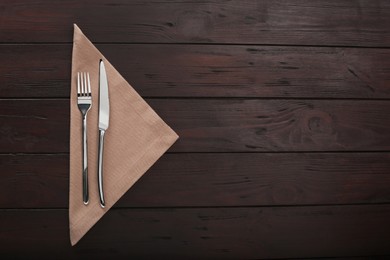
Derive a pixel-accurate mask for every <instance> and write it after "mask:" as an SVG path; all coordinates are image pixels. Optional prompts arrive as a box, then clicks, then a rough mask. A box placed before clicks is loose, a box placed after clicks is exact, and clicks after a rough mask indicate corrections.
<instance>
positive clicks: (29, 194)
mask: <svg viewBox="0 0 390 260" xmlns="http://www.w3.org/2000/svg"><path fill="white" fill-rule="evenodd" d="M389 159H390V156H389V155H388V154H385V153H351V154H349V153H314V154H302V153H299V154H292V153H288V154H270V153H260V154H256V153H246V154H166V155H164V156H163V157H162V158H161V159H160V160H159V161H158V162H157V163H156V164H155V165H154V166H153V167H152V168H151V169H150V170H149V171H148V172H147V174H145V175H144V176H143V177H142V178H141V179H140V180H139V181H138V182H137V183H136V184H135V186H133V187H132V188H131V189H130V190H129V192H128V193H126V195H125V196H124V197H123V198H122V199H121V200H120V201H119V203H118V204H117V205H116V207H120V208H122V207H193V206H197V207H199V206H207V207H211V206H253V205H257V206H270V205H279V206H280V205H314V204H360V203H390V189H389V186H390V160H389ZM68 164H69V157H68V155H55V154H52V155H0V165H1V169H2V170H1V173H0V208H51V207H52V208H53V207H54V208H57V207H63V208H65V207H67V206H68V186H69V179H68V176H69V167H68ZM80 181H81V178H80ZM15 194H17V196H15Z"/></svg>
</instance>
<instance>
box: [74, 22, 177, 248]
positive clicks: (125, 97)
mask: <svg viewBox="0 0 390 260" xmlns="http://www.w3.org/2000/svg"><path fill="white" fill-rule="evenodd" d="M128 58H129V59H131V57H128ZM100 59H102V60H103V61H104V63H105V67H106V71H107V77H108V84H109V98H110V125H109V128H108V129H107V131H106V135H105V140H104V155H103V156H104V161H103V162H104V163H103V182H104V186H103V187H104V194H105V200H106V207H105V208H101V207H100V204H99V195H98V183H97V170H98V168H97V163H98V111H99V103H98V101H99V86H98V84H99V60H100ZM77 72H89V73H90V79H91V89H92V107H91V109H90V111H89V112H88V121H87V129H88V133H87V136H88V139H87V141H88V178H89V180H88V182H89V204H88V205H87V206H85V205H84V204H83V200H82V143H81V142H82V130H81V129H82V115H81V113H80V111H79V109H78V107H77ZM70 96H71V98H70V178H69V179H70V189H69V229H70V240H71V244H72V245H75V244H76V243H77V242H78V241H79V240H80V239H81V238H82V237H83V236H84V235H85V234H86V233H87V231H88V230H89V229H91V227H92V226H93V225H94V224H95V223H96V222H97V221H98V220H99V219H100V218H101V217H102V216H103V215H104V214H105V213H106V212H107V211H108V210H109V209H110V208H111V207H112V206H113V205H114V204H115V203H116V202H117V201H118V200H119V198H121V197H122V196H123V194H125V192H126V191H127V190H128V189H129V188H131V186H133V185H134V183H135V182H136V181H137V180H138V179H139V178H140V177H141V176H142V175H143V174H144V173H145V172H146V171H147V170H148V169H149V168H150V167H151V166H152V165H153V164H154V163H155V162H156V161H157V160H158V158H159V157H160V156H162V154H163V153H164V152H165V151H166V150H168V148H169V147H170V146H171V145H172V144H173V143H174V142H175V141H176V140H177V138H178V136H177V134H176V133H175V132H174V131H173V130H172V129H171V128H170V127H169V126H168V125H167V124H166V123H165V122H164V121H163V120H162V119H161V118H160V117H159V116H158V115H157V114H156V113H155V112H154V111H153V109H152V108H151V107H150V106H149V105H148V104H147V103H146V102H145V101H144V100H143V99H142V98H141V96H140V95H138V93H137V92H136V91H135V90H134V89H133V88H132V87H131V86H130V85H129V83H127V82H126V80H125V79H124V78H123V77H122V76H121V75H120V74H119V73H118V71H116V69H115V68H114V67H113V66H112V65H111V64H110V63H109V62H108V60H107V59H105V57H104V56H103V55H102V54H101V53H100V52H99V51H98V49H97V48H96V47H95V46H94V45H93V44H92V43H91V42H90V41H89V40H88V38H87V37H86V36H85V35H84V34H83V33H82V32H81V30H80V28H79V27H77V25H74V39H73V55H72V78H71V93H70ZM118 232H120V230H118Z"/></svg>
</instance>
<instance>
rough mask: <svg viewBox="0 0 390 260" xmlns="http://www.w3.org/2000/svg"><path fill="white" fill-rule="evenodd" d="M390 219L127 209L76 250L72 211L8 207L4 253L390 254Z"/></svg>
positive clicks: (283, 211) (338, 210) (3, 218)
mask: <svg viewBox="0 0 390 260" xmlns="http://www.w3.org/2000/svg"><path fill="white" fill-rule="evenodd" d="M389 217H390V206H389V205H376V206H374V205H371V206H368V205H362V206H342V207H339V206H331V207H329V206H327V207H321V206H317V207H273V208H269V207H263V208H193V209H121V210H112V211H110V212H109V213H108V214H106V215H105V216H104V217H103V219H102V220H101V221H99V222H98V223H97V225H96V226H95V227H94V228H93V229H92V230H91V231H90V232H89V233H87V234H86V236H85V237H84V238H83V239H82V240H81V241H80V243H79V244H78V245H77V246H75V247H73V248H72V247H71V246H70V245H69V241H68V240H69V236H68V227H67V223H68V212H67V211H66V210H29V211H26V210H15V211H14V210H11V211H9V210H2V211H1V212H0V230H1V232H0V250H1V252H2V256H9V255H12V256H14V257H16V256H25V252H26V251H27V252H29V255H33V256H39V255H43V254H44V256H47V255H49V254H50V255H61V256H62V257H64V258H70V257H72V256H73V257H75V256H77V257H79V258H95V257H97V258H102V257H104V256H107V254H109V255H110V256H111V257H115V258H117V257H122V258H125V257H127V258H131V257H135V258H137V259H138V258H148V259H150V258H156V257H161V256H165V255H167V256H169V258H174V259H179V258H180V259H183V258H185V259H199V258H213V259H216V258H236V259H237V258H240V259H242V258H245V259H248V258H251V259H253V258H255V259H259V258H295V257H296V258H300V257H313V256H319V255H320V256H323V257H331V256H356V255H384V254H390V249H389V247H388V245H389V244H388V241H390V225H389V224H388V220H389ZM346 241H347V242H346ZM309 245H310V246H309ZM21 248H23V250H21Z"/></svg>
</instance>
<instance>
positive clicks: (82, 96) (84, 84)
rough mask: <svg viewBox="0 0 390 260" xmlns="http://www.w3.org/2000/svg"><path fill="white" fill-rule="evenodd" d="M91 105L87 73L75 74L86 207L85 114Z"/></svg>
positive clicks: (89, 83)
mask: <svg viewBox="0 0 390 260" xmlns="http://www.w3.org/2000/svg"><path fill="white" fill-rule="evenodd" d="M91 105H92V97H91V80H90V79H89V72H77V106H78V107H79V110H80V112H81V114H82V116H83V127H82V132H83V138H82V139H83V142H82V148H83V174H82V175H83V202H84V204H85V205H88V202H89V192H88V160H87V154H88V149H87V114H88V111H89V109H90V108H91Z"/></svg>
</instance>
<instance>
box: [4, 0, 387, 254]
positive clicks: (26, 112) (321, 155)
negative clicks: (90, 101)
mask: <svg viewBox="0 0 390 260" xmlns="http://www.w3.org/2000/svg"><path fill="white" fill-rule="evenodd" d="M73 23H77V24H78V25H79V26H80V28H81V29H82V30H83V31H84V33H85V34H86V35H87V36H88V37H89V38H90V39H91V41H92V42H93V43H95V44H96V46H97V47H98V48H99V50H101V51H102V53H103V54H104V55H105V56H106V57H107V58H108V59H109V60H110V62H111V63H112V64H113V65H114V66H115V67H116V68H117V69H118V71H119V72H120V73H121V74H122V75H123V76H124V78H126V79H127V80H128V81H129V83H130V84H132V85H133V87H134V88H135V89H136V90H137V91H138V92H139V93H140V94H141V95H142V96H143V97H144V98H145V99H146V101H147V102H148V103H149V104H150V105H151V106H152V107H153V109H155V111H156V112H157V113H158V114H159V115H160V116H161V117H162V118H163V119H164V120H165V121H166V122H167V123H168V124H169V125H170V126H171V127H172V128H173V129H174V130H175V131H177V133H178V134H179V135H180V139H179V140H178V142H177V143H175V144H174V145H173V146H172V148H171V149H170V150H169V151H168V152H167V154H165V155H164V156H163V157H162V158H161V159H160V160H159V161H158V162H157V163H156V164H155V165H154V166H152V168H151V169H150V170H149V171H148V172H147V173H146V174H145V176H144V177H142V178H141V179H140V180H139V181H138V182H137V183H136V184H135V185H134V186H133V187H132V189H130V190H129V192H127V193H126V195H125V196H124V197H123V198H122V199H121V200H120V201H119V202H118V204H117V205H115V207H114V208H113V209H112V210H111V211H110V212H108V213H107V214H106V215H105V216H104V217H103V218H102V220H101V221H99V222H98V223H97V224H96V226H95V227H94V228H93V229H92V230H91V231H90V232H89V233H87V235H86V236H85V237H84V238H83V239H82V240H81V241H80V243H79V244H78V245H77V246H75V247H71V246H70V241H69V234H68V211H67V208H68V186H69V185H68V181H69V179H68V174H69V173H68V171H69V168H68V164H69V154H68V153H69V93H70V69H71V50H72V44H71V43H72V28H73V26H72V25H73ZM0 60H1V61H2V62H1V64H0V75H1V76H0V255H1V258H2V259H3V258H4V259H14V258H23V259H30V258H33V259H36V258H43V259H45V258H50V259H96V258H97V259H107V258H113V259H117V258H119V259H131V258H135V259H155V258H164V259H300V258H305V259H333V258H336V259H388V258H389V257H390V221H389V219H390V2H389V1H386V0H372V1H368V0H363V1H349V0H341V1H333V0H294V1H284V0H275V1H271V0H265V1H256V0H254V1H239V0H231V1H222V0H206V1H187V0H179V1H170V0H162V1H141V0H136V1H129V0H128V1H126V0H116V1H107V0H97V1H92V0H90V1H71V0H67V1H60V0H54V1H49V0H42V1H26V0H0Z"/></svg>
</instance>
